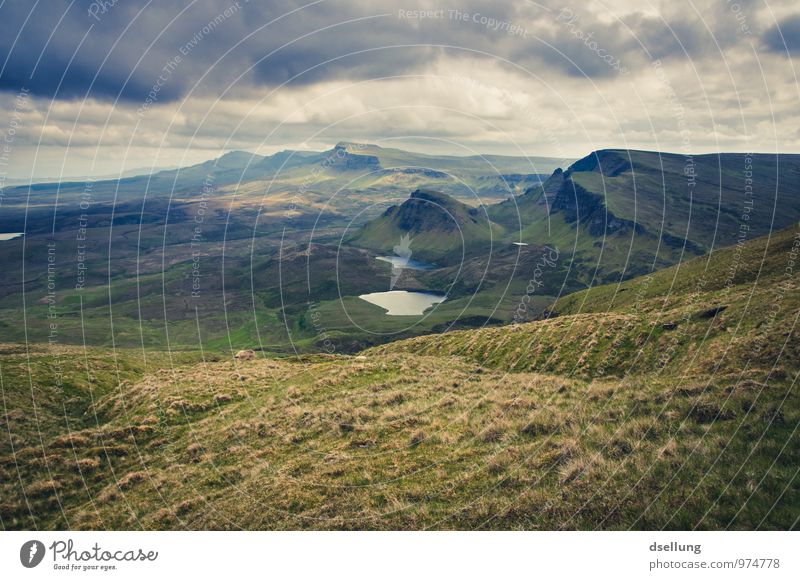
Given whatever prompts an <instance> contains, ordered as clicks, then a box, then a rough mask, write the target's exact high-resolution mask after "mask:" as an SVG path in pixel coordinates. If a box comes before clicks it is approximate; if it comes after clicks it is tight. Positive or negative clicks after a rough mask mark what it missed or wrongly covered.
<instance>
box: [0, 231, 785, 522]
mask: <svg viewBox="0 0 800 580" xmlns="http://www.w3.org/2000/svg"><path fill="white" fill-rule="evenodd" d="M797 233H798V230H797V228H791V229H789V230H785V231H783V232H779V233H777V234H776V235H774V236H773V237H772V238H771V239H770V240H767V239H759V240H754V241H753V242H750V243H748V244H746V245H745V246H744V247H743V248H741V249H738V250H737V249H736V248H732V249H729V250H725V251H722V252H717V253H713V254H711V256H710V257H708V258H701V259H698V260H694V261H691V262H688V263H686V264H683V265H682V266H680V268H679V267H676V268H674V269H673V270H665V271H664V272H661V273H658V274H656V275H654V276H653V277H652V279H649V280H648V279H646V278H645V279H641V278H640V279H635V280H631V281H628V282H626V283H624V284H623V285H622V287H618V286H612V287H601V288H593V289H591V290H589V291H587V292H585V293H579V294H577V295H575V296H573V297H567V298H564V299H562V300H559V301H558V302H556V305H555V308H556V312H558V313H562V315H560V316H555V317H553V318H551V319H547V320H543V321H538V322H531V323H526V324H518V325H513V326H509V327H500V328H487V329H480V330H468V331H455V332H448V333H446V334H443V335H439V336H425V337H417V338H412V339H409V340H405V341H400V342H395V343H392V344H389V345H382V346H379V347H375V348H372V349H369V350H367V351H364V352H363V353H362V354H361V355H359V356H356V357H353V356H340V355H304V356H301V357H289V358H281V359H278V358H273V357H270V356H266V355H264V354H263V353H257V356H256V358H255V360H251V361H232V360H230V359H218V358H217V357H215V356H213V355H211V356H209V355H206V358H205V360H203V359H202V358H201V357H200V356H199V355H198V354H195V353H184V354H181V355H176V356H172V357H167V356H166V355H163V354H157V353H149V352H147V351H144V352H143V351H124V350H120V351H117V352H116V354H115V355H114V356H113V357H112V356H109V355H108V353H107V352H105V351H103V350H100V349H90V350H89V351H87V353H83V351H82V349H79V348H74V347H57V348H56V350H51V349H50V348H48V347H41V348H38V349H35V350H34V351H32V352H31V355H30V359H29V358H28V356H29V355H28V354H27V353H26V351H25V349H24V348H22V347H15V346H10V345H9V346H5V347H3V350H2V352H1V353H0V376H2V379H3V380H2V387H3V397H4V399H3V400H4V408H3V410H4V414H3V416H2V421H3V423H4V424H3V425H2V426H3V427H4V428H3V429H2V431H0V432H2V435H0V437H2V438H3V439H0V494H1V496H0V497H2V502H0V518H2V520H1V521H2V525H3V527H4V528H6V529H23V528H34V527H35V528H40V529H241V528H245V529H782V530H785V529H791V528H793V527H794V526H796V522H797V517H798V513H800V511H799V510H800V485H798V481H797V478H796V475H797V465H798V462H799V461H800V454H799V453H798V451H799V450H800V446H799V445H798V444H797V433H796V427H797V425H798V422H800V400H798V397H797V394H796V392H795V391H796V389H795V382H796V379H797V373H798V371H799V370H800V368H798V362H799V361H800V356H799V355H800V353H798V352H797V346H796V344H797V340H796V337H795V333H796V329H795V324H794V323H795V322H796V320H797V317H798V313H799V312H800V304H799V303H798V293H797V291H796V290H797V288H796V284H797V280H796V276H787V275H786V273H787V271H786V266H787V264H788V263H789V262H788V261H789V260H791V259H792V258H791V256H792V252H795V251H796V250H797V249H798V247H800V243H798V242H797V240H800V238H798V237H797ZM733 262H735V263H736V264H738V266H737V268H735V269H734V270H732V269H731V265H732V263H733ZM703 276H705V278H702V277H703ZM700 280H705V282H704V283H703V284H702V285H699V281H700ZM728 280H732V282H731V283H730V284H728V283H727V282H728ZM623 288H624V289H625V291H624V292H620V290H621V289H623ZM629 294H633V297H631V296H629ZM778 296H782V298H778ZM775 304H780V308H776V307H775ZM353 306H354V308H356V305H355V304H354V305H353ZM720 306H725V307H726V308H725V309H724V310H717V309H718V308H719V307H720ZM328 308H330V310H324V313H325V316H326V317H329V318H328V320H330V321H334V320H335V316H337V314H336V313H335V311H334V309H333V305H320V309H328ZM363 313H365V315H366V316H368V317H375V316H378V314H377V313H376V312H375V311H374V309H373V308H371V307H366V306H365V307H363ZM397 322H398V323H399V322H400V321H397ZM331 326H333V325H331ZM332 332H336V331H335V330H332ZM54 369H59V370H60V374H61V375H62V376H63V377H64V379H63V380H61V381H60V384H61V386H54V384H55V383H56V381H55V376H54V372H55V370H54ZM28 377H30V382H29V381H28ZM31 385H32V389H31ZM34 401H36V402H35V403H34ZM30 409H35V410H36V413H35V414H34V413H31V412H30V411H29V410H30Z"/></svg>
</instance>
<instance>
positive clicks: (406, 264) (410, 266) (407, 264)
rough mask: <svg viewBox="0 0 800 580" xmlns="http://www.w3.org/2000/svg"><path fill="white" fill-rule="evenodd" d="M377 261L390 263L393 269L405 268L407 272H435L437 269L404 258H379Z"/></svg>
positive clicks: (430, 265)
mask: <svg viewBox="0 0 800 580" xmlns="http://www.w3.org/2000/svg"><path fill="white" fill-rule="evenodd" d="M375 259H376V260H380V261H381V262H389V263H390V264H391V265H392V267H393V268H404V269H407V270H433V269H434V268H435V267H436V266H434V265H433V264H428V263H426V262H419V261H417V260H411V259H408V258H403V257H402V256H378V257H377V258H375Z"/></svg>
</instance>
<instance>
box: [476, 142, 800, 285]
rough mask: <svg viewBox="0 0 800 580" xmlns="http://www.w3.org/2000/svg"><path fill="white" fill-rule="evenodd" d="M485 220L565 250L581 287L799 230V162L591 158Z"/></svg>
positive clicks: (785, 157) (637, 155)
mask: <svg viewBox="0 0 800 580" xmlns="http://www.w3.org/2000/svg"><path fill="white" fill-rule="evenodd" d="M487 211H488V213H489V216H490V217H491V219H492V220H494V221H495V222H497V223H499V224H502V225H503V226H505V228H506V230H507V231H508V232H509V233H512V234H513V235H515V236H519V238H520V239H521V240H522V241H525V242H539V243H544V242H548V243H551V244H555V245H558V246H559V247H561V248H564V247H566V248H571V250H572V252H573V261H574V263H575V265H576V266H578V268H577V270H578V271H583V272H584V273H586V272H590V273H592V274H591V276H590V277H589V278H585V279H584V282H585V283H586V284H587V285H589V283H590V282H591V283H597V282H601V283H602V282H604V281H605V282H609V281H614V280H622V279H626V278H630V277H632V276H635V275H640V274H644V273H646V272H649V271H652V270H656V269H659V268H663V267H665V266H669V265H672V264H675V263H677V262H679V261H681V260H683V259H685V258H686V257H691V256H697V255H701V254H703V253H706V252H708V251H710V250H712V249H717V248H721V247H726V246H731V245H734V244H737V243H741V242H744V241H746V240H749V239H752V238H755V237H758V236H762V235H765V234H766V233H768V232H770V231H772V230H774V229H780V228H784V227H786V226H788V225H789V224H792V223H795V222H797V221H798V220H800V155H789V154H781V155H769V154H739V153H720V154H709V155H697V156H687V155H678V154H673V153H658V152H648V151H633V150H601V151H595V152H593V153H591V154H590V155H588V156H586V157H584V158H582V159H580V160H578V161H576V162H575V163H573V164H572V165H570V166H569V167H568V168H567V169H566V170H564V171H562V170H561V169H557V170H556V171H554V172H553V174H552V175H551V176H550V177H549V178H548V179H547V180H546V181H545V182H544V183H543V184H542V185H540V186H535V187H533V188H530V189H528V190H527V191H526V192H525V193H524V194H523V195H520V196H516V197H514V198H511V199H508V200H506V201H504V202H502V203H499V204H495V205H491V206H489V207H488V208H487Z"/></svg>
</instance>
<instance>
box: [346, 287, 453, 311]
mask: <svg viewBox="0 0 800 580" xmlns="http://www.w3.org/2000/svg"><path fill="white" fill-rule="evenodd" d="M359 298H361V299H362V300H365V301H367V302H369V303H370V304H375V305H376V306H380V307H381V308H385V309H386V314H388V315H389V316H418V315H420V314H422V313H423V312H425V311H426V310H427V309H428V308H430V307H431V306H433V305H434V304H439V303H440V302H444V300H445V296H444V295H442V294H433V293H431V292H408V291H407V290H390V291H389V292H373V293H372V294H362V295H361V296H359Z"/></svg>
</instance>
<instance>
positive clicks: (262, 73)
mask: <svg viewBox="0 0 800 580" xmlns="http://www.w3.org/2000/svg"><path fill="white" fill-rule="evenodd" d="M309 3H310V2H309V1H305V2H303V1H301V0H282V1H280V2H274V1H270V2H258V3H256V2H248V1H247V0H222V1H219V0H217V1H212V0H195V1H194V2H185V1H180V0H157V1H156V0H152V1H151V2H147V1H146V0H116V2H115V3H113V0H105V2H103V0H96V2H92V1H89V0H79V1H76V2H74V3H69V2H68V1H67V0H47V2H44V1H41V2H39V3H38V4H36V5H35V7H32V6H33V4H31V3H30V2H19V1H18V2H11V3H9V2H6V3H5V4H4V5H3V6H2V7H0V46H2V54H5V55H8V60H7V62H6V66H5V68H4V69H3V70H2V73H0V89H3V90H7V91H17V90H18V89H19V88H20V87H22V86H25V87H27V88H29V89H30V90H31V91H32V92H33V93H34V94H35V95H39V96H47V97H55V98H59V99H79V98H83V97H85V96H87V95H88V96H90V97H95V98H99V99H102V100H114V99H117V98H119V99H120V100H123V101H128V102H137V101H138V102H142V101H144V100H145V99H146V98H147V95H148V93H150V92H151V91H152V89H153V85H154V84H156V83H157V82H158V79H159V77H160V76H162V77H163V76H164V69H165V67H169V71H168V74H167V75H166V77H167V78H166V79H165V80H164V81H163V82H162V83H161V84H160V86H159V88H158V95H157V100H158V101H159V102H166V101H169V100H173V99H176V98H180V97H183V96H185V95H186V94H187V92H188V91H189V90H190V89H191V88H192V86H193V85H194V84H195V83H196V82H198V80H200V79H201V78H203V82H202V84H201V87H202V89H201V90H203V91H206V92H211V93H212V94H214V93H216V94H221V93H222V91H224V90H225V87H228V86H229V85H231V84H233V83H236V84H242V85H257V86H258V85H271V86H274V85H277V84H280V83H283V82H286V81H289V80H290V79H291V82H292V84H293V85H307V84H313V83H316V82H320V81H323V80H332V79H347V80H359V79H366V78H375V77H381V76H388V75H403V74H409V73H415V72H419V71H422V70H423V69H424V68H425V67H426V65H428V64H429V63H431V62H432V61H434V60H436V59H439V58H442V57H443V56H444V55H446V56H449V57H456V58H457V57H458V56H459V55H462V56H463V55H471V56H476V55H479V54H482V53H487V55H486V56H485V58H492V57H493V55H496V56H498V57H500V58H501V59H507V60H509V61H511V62H513V63H516V64H520V65H523V66H526V67H528V68H531V69H537V68H538V69H539V70H541V68H542V66H543V65H544V66H546V67H547V69H548V70H550V71H554V72H555V73H559V72H560V73H562V74H567V75H570V76H587V77H591V78H602V77H612V76H614V75H616V74H618V68H619V67H616V68H615V67H614V66H609V64H608V61H609V60H615V61H618V62H619V63H620V65H619V66H625V67H626V68H628V69H635V68H636V67H641V66H643V65H645V64H646V62H647V61H648V60H649V58H657V59H668V58H686V57H687V55H688V57H690V58H701V57H703V56H705V55H706V54H708V53H710V52H712V51H713V50H716V48H715V45H714V38H715V37H717V42H720V39H722V45H723V46H724V45H726V44H727V43H728V42H732V41H735V40H736V37H735V35H730V34H725V31H726V30H728V29H729V28H731V23H730V22H728V23H723V24H727V28H726V27H725V26H722V27H719V30H720V33H719V34H715V33H714V32H713V31H712V32H711V33H709V31H707V30H706V29H704V27H703V26H701V24H700V23H699V22H697V20H696V19H695V20H693V19H692V18H690V17H689V16H687V15H686V14H682V15H679V16H677V17H675V18H672V19H668V20H662V19H661V18H654V17H652V16H644V15H640V14H636V13H634V14H631V13H628V16H625V17H623V18H622V20H619V19H614V18H603V19H600V18H598V16H596V15H594V14H592V13H591V12H588V11H587V9H585V8H582V7H581V6H582V5H580V4H578V5H576V7H575V8H574V9H573V10H574V15H576V16H577V20H569V19H565V18H563V17H560V16H559V15H560V14H561V10H562V8H561V5H560V4H556V3H555V1H552V2H551V4H552V7H551V8H550V9H547V8H542V5H541V4H539V5H536V4H533V3H526V2H516V3H495V4H493V3H489V2H486V1H485V0H460V1H456V0H443V1H442V2H432V3H428V2H424V1H418V2H404V1H398V0H383V1H371V2H366V1H364V2H354V1H352V0H346V1H345V0H326V1H323V2H318V3H313V5H310V6H306V7H304V6H305V5H307V4H309ZM101 4H102V5H104V6H105V8H103V9H100V10H98V6H101ZM419 8H423V9H429V10H439V11H440V12H439V15H438V16H435V17H431V18H422V19H420V18H413V17H412V18H408V17H403V16H401V13H400V11H401V10H403V11H406V13H407V12H408V11H410V10H413V9H419ZM226 9H228V11H229V12H230V14H229V15H228V16H226V17H224V18H221V15H222V14H223V13H224V12H225V11H226ZM455 9H458V10H460V11H461V12H462V13H467V14H469V15H470V17H469V18H467V19H459V18H458V17H455V16H454V14H453V13H452V12H450V11H451V10H455ZM292 11H295V12H294V13H292ZM90 12H92V13H93V14H90ZM476 15H480V16H482V17H488V18H491V19H493V21H494V22H497V23H500V24H502V25H504V26H512V25H513V26H516V27H518V28H520V29H522V30H524V31H525V33H524V34H509V33H508V30H505V29H502V28H500V29H497V28H495V29H493V28H492V26H490V25H488V24H486V23H483V22H482V21H481V20H480V19H478V18H475V16H476ZM270 21H274V22H272V23H271V24H268V23H270ZM796 22H797V21H796V20H794V21H787V25H788V26H789V27H790V29H791V30H793V31H794V32H795V33H794V36H793V42H795V44H796V43H797V36H798V35H797V34H796V30H797V29H796V28H791V27H792V26H795V23H796ZM210 23H213V26H212V25H211V24H210ZM712 25H714V26H716V25H715V24H714V23H712ZM18 33H19V39H18V40H17V41H16V43H15V42H14V39H15V38H16V37H17V34H18ZM587 35H588V37H587ZM587 38H588V39H589V40H588V41H587ZM771 39H772V37H771V36H770V35H769V34H767V35H766V37H765V41H766V42H767V43H768V44H770V42H772V40H771ZM592 43H596V44H592ZM412 44H413V45H416V44H419V45H422V46H414V47H408V46H406V45H412ZM772 44H774V42H772ZM438 45H442V46H438ZM187 47H188V49H187ZM447 47H454V48H447ZM600 51H602V52H600ZM648 52H649V56H648ZM609 55H610V56H609ZM176 57H177V58H178V59H179V60H180V62H179V63H177V64H176V65H175V63H176ZM612 57H613V58H612ZM220 58H222V60H221V61H220V62H219V63H218V64H215V63H216V62H217V61H218V59H220ZM171 65H175V66H171ZM240 76H241V79H240Z"/></svg>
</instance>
